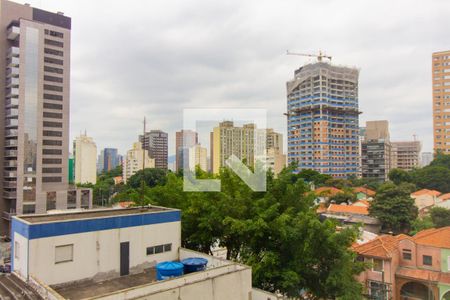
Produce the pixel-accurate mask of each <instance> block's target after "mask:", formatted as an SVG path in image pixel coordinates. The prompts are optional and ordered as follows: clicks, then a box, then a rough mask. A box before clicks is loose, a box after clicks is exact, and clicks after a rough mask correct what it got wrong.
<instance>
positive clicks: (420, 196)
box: [411, 189, 442, 211]
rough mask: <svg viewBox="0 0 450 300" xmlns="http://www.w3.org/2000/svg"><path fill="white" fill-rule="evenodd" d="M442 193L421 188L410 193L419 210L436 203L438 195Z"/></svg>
mask: <svg viewBox="0 0 450 300" xmlns="http://www.w3.org/2000/svg"><path fill="white" fill-rule="evenodd" d="M441 194H442V193H441V192H439V191H436V190H429V189H421V190H418V191H416V192H414V193H412V194H411V198H413V199H414V203H415V204H416V206H417V208H418V209H419V211H421V210H423V209H424V208H427V207H432V206H434V205H435V204H436V202H437V199H438V197H439V195H441Z"/></svg>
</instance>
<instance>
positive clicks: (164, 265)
mask: <svg viewBox="0 0 450 300" xmlns="http://www.w3.org/2000/svg"><path fill="white" fill-rule="evenodd" d="M183 269H184V265H183V264H182V263H179V262H174V261H164V262H160V263H159V264H157V265H156V279H157V280H164V279H169V278H173V277H178V276H181V275H183Z"/></svg>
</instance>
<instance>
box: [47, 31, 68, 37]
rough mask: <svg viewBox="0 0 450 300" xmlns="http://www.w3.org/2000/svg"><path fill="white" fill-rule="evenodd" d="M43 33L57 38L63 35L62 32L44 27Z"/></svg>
mask: <svg viewBox="0 0 450 300" xmlns="http://www.w3.org/2000/svg"><path fill="white" fill-rule="evenodd" d="M45 34H46V35H50V36H54V37H59V38H63V37H64V34H63V33H62V32H58V31H53V30H49V29H45Z"/></svg>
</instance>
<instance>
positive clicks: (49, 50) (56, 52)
mask: <svg viewBox="0 0 450 300" xmlns="http://www.w3.org/2000/svg"><path fill="white" fill-rule="evenodd" d="M44 53H45V54H51V55H56V56H63V55H64V53H63V52H62V51H59V50H53V49H50V48H44Z"/></svg>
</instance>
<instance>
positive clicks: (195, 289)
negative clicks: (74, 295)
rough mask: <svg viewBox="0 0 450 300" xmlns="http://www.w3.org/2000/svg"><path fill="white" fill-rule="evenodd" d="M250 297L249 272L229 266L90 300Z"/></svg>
mask: <svg viewBox="0 0 450 300" xmlns="http://www.w3.org/2000/svg"><path fill="white" fill-rule="evenodd" d="M251 297H252V272H251V269H250V268H248V267H246V266H242V265H237V264H232V265H228V266H222V267H219V268H215V269H210V270H206V271H202V272H197V273H192V274H188V275H184V276H182V277H177V278H172V279H168V280H164V281H160V282H153V283H150V284H147V285H142V286H140V287H136V288H130V289H127V290H122V291H119V292H116V293H112V294H109V295H104V296H99V297H92V298H89V299H102V300H125V299H139V300H179V299H183V300H231V299H232V300H249V299H251Z"/></svg>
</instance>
